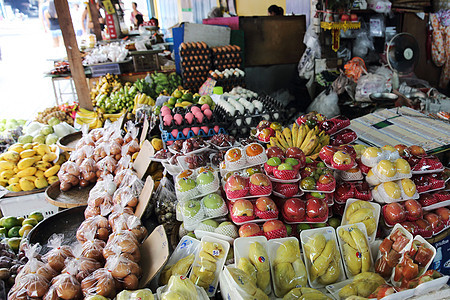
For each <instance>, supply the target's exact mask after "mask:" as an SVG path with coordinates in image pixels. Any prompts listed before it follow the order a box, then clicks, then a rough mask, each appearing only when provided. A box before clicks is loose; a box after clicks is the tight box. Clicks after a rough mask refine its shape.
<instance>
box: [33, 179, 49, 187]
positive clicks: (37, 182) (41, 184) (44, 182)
mask: <svg viewBox="0 0 450 300" xmlns="http://www.w3.org/2000/svg"><path fill="white" fill-rule="evenodd" d="M34 185H35V186H36V188H38V189H42V188H45V187H46V186H48V182H47V180H46V179H45V177H40V178H36V180H35V181H34Z"/></svg>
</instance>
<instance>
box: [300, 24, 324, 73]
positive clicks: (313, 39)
mask: <svg viewBox="0 0 450 300" xmlns="http://www.w3.org/2000/svg"><path fill="white" fill-rule="evenodd" d="M303 43H304V44H305V45H306V49H305V52H304V53H303V55H302V57H301V58H300V61H299V63H298V66H297V70H298V75H299V76H300V77H301V78H305V79H309V78H311V77H312V76H313V75H314V60H315V59H316V58H320V56H321V48H320V43H319V37H318V36H317V34H316V32H315V31H314V25H311V26H309V27H308V29H307V31H306V33H305V36H304V38H303Z"/></svg>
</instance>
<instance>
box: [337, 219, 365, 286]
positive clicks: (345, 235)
mask: <svg viewBox="0 0 450 300" xmlns="http://www.w3.org/2000/svg"><path fill="white" fill-rule="evenodd" d="M336 235H337V238H338V241H339V249H340V251H341V254H342V256H343V257H342V258H343V259H342V260H343V262H344V269H345V273H346V274H347V278H353V277H354V276H356V275H358V274H360V273H363V272H369V271H370V272H373V270H374V263H373V258H372V253H371V251H370V245H369V242H368V237H367V231H366V226H365V225H364V224H363V223H356V224H350V225H344V226H339V227H338V228H337V229H336Z"/></svg>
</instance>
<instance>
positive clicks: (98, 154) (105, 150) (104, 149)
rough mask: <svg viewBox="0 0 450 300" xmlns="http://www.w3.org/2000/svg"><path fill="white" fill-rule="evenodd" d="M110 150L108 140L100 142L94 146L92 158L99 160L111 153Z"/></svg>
mask: <svg viewBox="0 0 450 300" xmlns="http://www.w3.org/2000/svg"><path fill="white" fill-rule="evenodd" d="M110 150H111V149H110V145H109V143H108V142H101V143H100V144H98V145H97V146H96V147H95V150H94V160H95V161H96V162H99V161H100V160H102V159H103V158H105V157H106V156H108V155H110V154H111V152H110Z"/></svg>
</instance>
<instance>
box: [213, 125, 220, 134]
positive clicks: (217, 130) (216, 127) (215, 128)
mask: <svg viewBox="0 0 450 300" xmlns="http://www.w3.org/2000/svg"><path fill="white" fill-rule="evenodd" d="M219 129H220V127H219V126H217V125H216V126H214V131H215V132H216V133H219Z"/></svg>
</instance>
